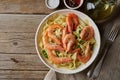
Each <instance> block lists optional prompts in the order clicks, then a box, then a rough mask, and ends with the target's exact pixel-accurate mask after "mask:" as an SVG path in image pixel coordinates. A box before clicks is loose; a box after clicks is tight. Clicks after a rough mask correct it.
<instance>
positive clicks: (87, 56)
mask: <svg viewBox="0 0 120 80" xmlns="http://www.w3.org/2000/svg"><path fill="white" fill-rule="evenodd" d="M90 57H91V50H90V44H89V43H88V45H87V46H86V51H85V54H84V55H80V54H77V59H78V60H79V61H80V62H83V63H86V62H87V61H88V60H89V59H90Z"/></svg>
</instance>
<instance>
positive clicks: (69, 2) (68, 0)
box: [64, 0, 83, 9]
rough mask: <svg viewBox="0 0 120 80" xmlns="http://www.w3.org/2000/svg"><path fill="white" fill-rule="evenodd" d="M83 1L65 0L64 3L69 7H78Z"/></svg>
mask: <svg viewBox="0 0 120 80" xmlns="http://www.w3.org/2000/svg"><path fill="white" fill-rule="evenodd" d="M82 3H83V0H64V4H65V6H66V7H67V8H69V9H77V8H79V7H80V6H81V5H82Z"/></svg>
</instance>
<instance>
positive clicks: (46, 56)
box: [41, 49, 48, 58]
mask: <svg viewBox="0 0 120 80" xmlns="http://www.w3.org/2000/svg"><path fill="white" fill-rule="evenodd" d="M41 53H42V55H43V56H44V57H45V58H48V55H47V52H46V51H45V50H44V49H43V50H42V51H41Z"/></svg>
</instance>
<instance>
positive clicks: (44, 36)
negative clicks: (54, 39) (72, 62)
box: [42, 31, 64, 51]
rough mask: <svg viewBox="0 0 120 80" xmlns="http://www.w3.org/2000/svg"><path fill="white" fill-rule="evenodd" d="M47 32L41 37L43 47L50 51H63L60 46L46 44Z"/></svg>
mask: <svg viewBox="0 0 120 80" xmlns="http://www.w3.org/2000/svg"><path fill="white" fill-rule="evenodd" d="M48 38H49V37H48V32H47V31H46V32H45V33H44V35H43V38H42V40H43V44H44V46H45V47H46V48H47V49H51V50H58V51H64V48H63V47H62V46H60V45H57V44H50V43H49V42H48Z"/></svg>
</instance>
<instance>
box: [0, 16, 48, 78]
mask: <svg viewBox="0 0 120 80" xmlns="http://www.w3.org/2000/svg"><path fill="white" fill-rule="evenodd" d="M45 16H46V15H12V14H0V80H5V79H6V80H16V79H17V80H38V79H39V80H42V79H43V78H44V76H45V75H46V73H47V71H48V70H49V69H48V68H47V67H46V66H45V65H44V64H43V63H42V62H41V60H40V59H39V57H38V55H37V53H36V50H35V41H34V38H35V32H36V30H37V27H38V25H39V23H40V22H41V20H42V19H43V18H44V17H45Z"/></svg>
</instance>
